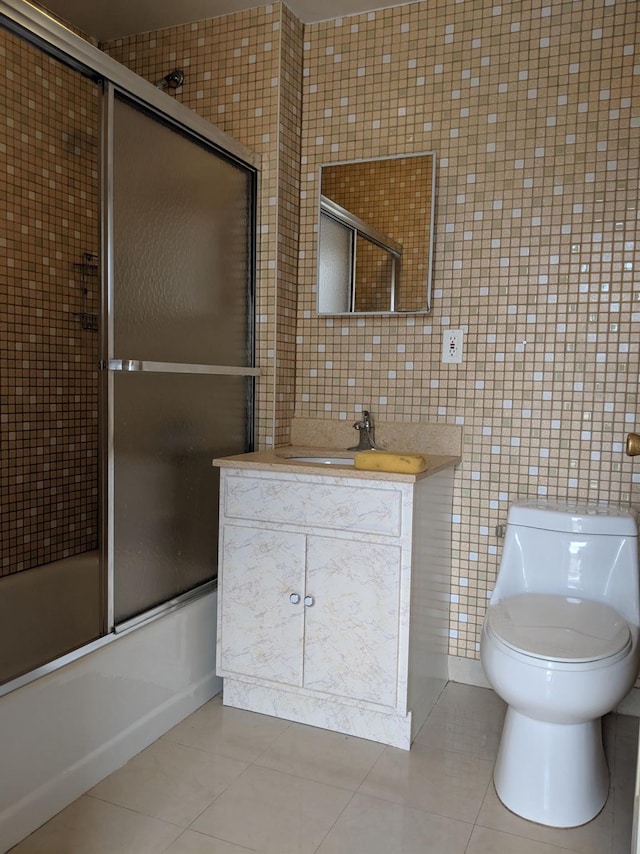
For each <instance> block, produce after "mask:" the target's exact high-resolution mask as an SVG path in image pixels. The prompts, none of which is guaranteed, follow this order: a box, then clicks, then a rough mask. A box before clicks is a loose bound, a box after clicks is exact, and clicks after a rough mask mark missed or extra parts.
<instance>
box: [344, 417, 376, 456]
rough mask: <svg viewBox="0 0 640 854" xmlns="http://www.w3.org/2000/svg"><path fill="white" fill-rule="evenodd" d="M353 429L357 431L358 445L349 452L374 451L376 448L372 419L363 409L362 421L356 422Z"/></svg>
mask: <svg viewBox="0 0 640 854" xmlns="http://www.w3.org/2000/svg"><path fill="white" fill-rule="evenodd" d="M353 429H354V430H357V431H358V434H359V435H358V444H357V445H354V447H353V448H347V450H349V451H375V450H377V446H376V443H375V440H374V437H373V418H372V417H371V415H370V413H369V412H367V410H366V409H365V410H364V412H363V413H362V421H356V423H355V424H354V425H353Z"/></svg>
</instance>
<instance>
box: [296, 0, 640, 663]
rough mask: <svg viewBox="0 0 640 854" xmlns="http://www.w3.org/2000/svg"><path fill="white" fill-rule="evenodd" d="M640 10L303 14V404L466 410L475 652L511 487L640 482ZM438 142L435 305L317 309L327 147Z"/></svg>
mask: <svg viewBox="0 0 640 854" xmlns="http://www.w3.org/2000/svg"><path fill="white" fill-rule="evenodd" d="M638 23H639V21H638V3H637V2H624V0H599V2H573V3H551V2H549V0H534V1H533V2H511V3H505V4H502V5H500V4H495V3H492V2H488V0H484V2H483V1H482V0H478V2H476V3H473V4H471V3H460V2H455V0H448V1H447V0H443V2H441V3H438V4H431V3H426V2H424V3H412V4H408V5H404V6H398V7H395V8H392V9H385V10H382V11H378V12H374V13H370V14H364V15H359V16H353V17H348V18H347V17H345V18H342V19H339V20H334V21H327V22H323V23H320V24H314V25H311V26H309V27H307V28H306V29H305V72H304V73H305V76H304V99H303V104H304V111H303V118H304V121H303V141H302V163H303V167H302V193H301V199H302V208H301V226H302V227H301V241H300V249H301V252H300V258H301V262H300V271H299V272H300V292H299V293H300V299H299V323H298V341H299V345H298V359H297V395H296V397H297V404H296V412H297V414H298V415H299V416H301V417H322V418H327V419H336V418H337V419H348V420H351V419H353V418H354V416H355V415H356V414H357V413H358V412H359V411H360V410H361V409H362V408H363V407H366V408H369V409H371V411H372V412H373V414H374V416H375V415H378V416H379V417H380V418H381V419H385V420H387V419H389V420H399V421H411V420H419V421H435V422H440V423H448V424H460V425H463V428H464V437H465V438H464V462H463V465H462V466H461V468H460V470H459V471H458V473H457V477H456V490H455V515H454V530H455V534H454V538H455V542H454V567H453V571H454V580H453V587H452V612H453V613H452V623H451V637H450V652H451V653H452V654H458V655H462V656H467V657H470V658H474V657H477V654H478V641H479V632H480V627H481V621H482V617H483V615H484V611H485V606H486V598H487V593H488V592H489V591H490V590H491V588H492V585H493V583H494V579H495V572H496V569H497V562H498V555H499V552H500V551H501V549H500V543H499V541H498V540H497V539H496V538H495V536H494V527H495V526H496V524H498V523H502V522H504V520H505V516H506V512H507V508H508V506H509V504H510V503H511V502H513V501H515V500H517V499H520V498H526V497H536V496H541V497H549V498H556V497H557V498H560V499H564V498H567V497H569V498H572V499H579V500H581V501H585V500H590V501H607V500H611V501H615V502H618V501H621V502H628V501H629V500H630V499H631V500H633V501H635V502H637V501H638V499H639V498H640V468H638V463H637V462H636V463H634V462H633V461H632V460H630V459H629V458H626V457H624V456H623V453H622V443H623V442H624V437H625V434H626V432H627V431H628V430H630V429H633V428H634V427H635V426H636V424H637V421H636V419H637V414H638V398H637V394H638V371H639V367H640V365H639V356H638V349H639V340H638V331H639V328H640V327H639V324H640V288H639V287H638V285H637V284H634V282H637V280H638V263H639V257H638V249H637V245H636V234H637V218H638V177H639V175H638V150H639V147H640V146H639V143H640V103H639V102H638V92H639V91H640V81H639V75H640V64H639V59H638V52H637V47H636V46H635V43H636V42H637V33H638ZM431 150H435V151H436V152H437V154H438V158H439V165H438V168H437V187H438V189H437V222H436V242H435V265H434V287H435V292H434V300H433V313H432V314H431V315H430V316H420V315H414V316H411V317H406V316H404V317H398V318H391V319H390V318H379V319H376V318H369V317H367V318H347V319H345V318H343V317H336V318H318V317H316V315H315V279H316V231H315V229H316V211H317V205H318V191H319V188H318V168H319V166H320V164H322V163H329V162H338V161H343V160H348V159H352V158H370V157H381V156H388V155H393V154H414V153H419V152H426V151H431ZM447 327H451V328H464V329H465V330H466V337H465V349H466V352H465V361H464V363H463V364H462V365H460V366H455V365H450V366H445V365H442V364H441V362H440V349H441V341H442V332H443V329H445V328H447Z"/></svg>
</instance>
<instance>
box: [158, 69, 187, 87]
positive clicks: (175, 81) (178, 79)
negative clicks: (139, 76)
mask: <svg viewBox="0 0 640 854" xmlns="http://www.w3.org/2000/svg"><path fill="white" fill-rule="evenodd" d="M183 83H184V71H183V70H182V69H181V68H174V69H173V71H170V72H169V73H168V74H165V76H164V77H163V78H162V80H158V82H157V83H156V87H157V88H158V89H179V88H180V86H182V84H183Z"/></svg>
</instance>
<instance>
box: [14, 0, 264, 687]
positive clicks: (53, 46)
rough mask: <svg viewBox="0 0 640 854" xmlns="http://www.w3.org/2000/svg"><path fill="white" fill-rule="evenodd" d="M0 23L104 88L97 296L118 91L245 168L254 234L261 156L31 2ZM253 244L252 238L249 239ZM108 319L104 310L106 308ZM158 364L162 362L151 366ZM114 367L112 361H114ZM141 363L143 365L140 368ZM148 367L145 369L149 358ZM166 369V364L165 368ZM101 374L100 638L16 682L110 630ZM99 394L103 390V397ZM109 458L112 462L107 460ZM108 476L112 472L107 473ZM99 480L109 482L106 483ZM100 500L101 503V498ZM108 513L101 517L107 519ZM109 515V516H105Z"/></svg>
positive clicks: (109, 287)
mask: <svg viewBox="0 0 640 854" xmlns="http://www.w3.org/2000/svg"><path fill="white" fill-rule="evenodd" d="M0 21H1V22H2V24H3V25H4V26H5V27H6V28H7V29H8V30H9V31H11V32H13V33H15V34H16V35H18V36H20V37H21V38H24V39H25V40H26V41H28V42H29V43H31V44H33V45H35V46H37V47H39V48H41V49H42V50H43V51H44V52H45V53H47V54H49V55H50V56H53V57H55V58H56V59H59V60H60V61H62V62H63V63H65V64H66V65H68V66H70V67H71V68H74V69H76V70H77V71H79V72H80V73H82V74H84V75H86V76H89V77H91V78H93V79H97V80H101V81H102V83H103V88H104V95H103V107H102V149H101V151H102V164H101V178H100V185H101V186H100V192H101V206H102V236H101V242H102V247H101V250H102V251H101V264H102V282H103V285H102V286H103V301H105V307H107V308H112V302H110V301H111V300H112V298H113V250H112V237H113V219H112V215H113V113H114V98H115V93H116V92H117V94H118V96H119V97H122V98H123V99H124V100H126V101H128V102H129V103H130V104H131V105H133V106H138V107H139V108H141V109H142V110H143V111H144V112H146V113H147V114H148V115H151V116H152V117H155V118H156V119H157V120H158V121H160V122H161V123H164V124H165V125H169V126H172V127H173V128H175V129H176V130H178V131H180V132H181V133H183V134H184V135H186V136H189V137H191V138H192V139H193V140H194V141H196V142H199V143H200V144H204V145H205V146H206V147H207V148H209V149H211V151H212V153H218V154H220V155H222V156H224V157H225V158H226V159H228V160H231V161H235V162H236V163H237V164H238V165H240V166H243V167H244V168H246V169H247V170H248V171H249V173H250V174H251V175H252V179H253V188H252V189H253V210H252V220H253V233H254V236H255V235H257V234H258V229H257V227H256V226H257V211H258V209H259V205H258V182H257V176H258V172H259V169H260V165H261V158H260V156H259V155H258V154H256V153H255V152H254V151H252V150H251V149H249V148H247V147H246V146H244V145H243V144H242V143H239V142H238V141H237V140H235V139H233V137H231V136H229V135H228V134H226V133H225V132H224V131H221V130H220V129H219V128H217V127H215V125H212V124H211V123H210V122H208V121H206V120H205V119H203V118H202V117H200V116H199V115H198V114H197V113H195V112H193V111H192V110H190V109H189V108H187V107H185V106H184V105H183V104H181V103H179V102H178V101H176V100H175V99H174V98H171V97H170V96H168V95H167V94H165V93H164V92H163V91H161V90H160V89H158V88H156V87H155V86H154V85H153V84H151V83H149V82H148V81H146V80H144V79H143V78H142V77H140V76H139V75H137V74H135V73H134V72H133V71H131V70H129V69H128V68H126V67H125V66H123V65H121V64H120V63H119V62H117V61H116V60H114V59H112V58H111V57H110V56H108V55H107V54H106V53H104V52H103V51H101V50H100V49H99V48H97V47H95V46H94V45H92V44H91V43H90V42H88V41H86V40H85V39H83V38H82V37H81V36H78V35H76V34H75V33H73V32H71V31H70V30H68V29H67V28H66V27H64V26H63V25H62V24H60V23H58V22H57V21H56V20H54V19H53V18H52V17H50V16H49V15H47V14H46V13H45V12H43V11H40V10H39V9H36V8H35V7H33V6H30V5H29V4H28V3H26V2H24V0H0ZM254 241H255V237H254ZM252 252H253V255H252V258H251V264H250V269H251V270H252V277H253V281H252V283H251V289H252V293H251V302H252V303H253V302H254V300H255V266H256V265H255V245H254V247H253V248H252ZM107 317H110V313H109V312H107ZM254 332H255V331H254V329H253V328H252V329H251V337H252V339H253V338H254ZM112 344H113V324H112V322H111V321H108V323H107V324H106V326H105V332H104V333H103V335H102V342H101V354H100V359H101V362H102V363H105V362H106V363H107V365H105V367H108V361H109V359H108V354H109V353H111V352H113V350H112ZM157 365H163V363H156V366H157ZM112 367H115V366H112ZM144 367H145V366H144V364H143V365H142V368H143V369H144ZM146 367H147V368H148V367H149V365H148V363H147V366H146ZM164 367H166V365H164ZM219 367H220V371H219V373H220V374H227V375H228V374H229V373H240V374H241V375H245V376H248V377H256V376H259V374H260V371H259V369H256V368H240V369H237V370H233V369H229V367H228V366H219ZM101 375H102V377H103V379H102V381H101V382H102V385H103V388H102V389H101V410H102V411H101V419H100V420H101V428H100V429H101V431H102V434H101V437H100V438H101V440H102V451H101V476H102V482H103V490H105V492H104V496H103V502H102V503H103V507H102V516H103V518H102V526H103V528H102V531H103V536H102V545H101V557H102V560H103V561H104V563H103V567H104V568H105V572H104V575H105V603H106V607H105V609H104V610H105V625H104V631H105V637H103V638H102V639H100V640H98V641H96V642H94V643H92V644H88V645H87V646H86V647H81V648H80V649H79V650H77V651H75V652H74V653H71V654H69V655H67V656H65V657H64V659H63V660H60V662H61V663H60V664H58V665H57V664H56V662H51V663H50V664H48V665H45V666H44V668H38V669H37V670H36V671H33V672H32V673H30V674H27V675H26V676H25V677H23V678H21V679H20V684H25V683H26V682H27V681H31V679H32V678H37V677H38V676H40V675H42V673H43V672H50V671H51V670H54V669H56V666H61V664H62V663H64V664H66V663H68V662H69V661H70V660H73V659H74V658H77V657H80V656H81V655H84V654H85V653H86V652H89V651H91V650H92V649H95V648H96V647H98V646H100V645H102V643H104V642H106V641H107V640H108V635H109V633H112V632H113V631H114V619H113V617H114V597H113V580H114V578H113V575H114V573H113V559H112V555H113V550H112V549H111V551H110V552H109V546H110V545H111V546H112V545H113V541H112V537H113V508H112V502H113V484H112V480H111V479H110V478H109V474H110V467H111V469H112V453H113V434H112V431H110V429H109V425H108V423H105V422H107V420H108V419H106V418H105V417H104V415H105V412H104V407H105V401H106V400H108V386H109V383H110V380H109V377H110V376H111V383H112V379H113V374H112V372H111V371H109V370H102V371H101ZM105 392H107V395H106V396H105ZM110 460H111V462H110ZM111 474H112V471H111ZM104 484H107V485H106V486H104ZM105 499H106V500H105ZM105 514H106V516H105ZM109 517H111V518H109ZM214 585H215V582H208V583H207V584H204V585H202V586H201V587H198V588H196V589H195V590H192V591H189V592H187V593H185V594H183V595H182V596H178V597H176V599H173V600H170V601H168V602H166V603H163V604H162V605H160V606H158V607H157V608H153V609H151V610H149V611H147V612H145V613H144V614H142V615H140V616H139V617H136V618H134V619H133V620H131V621H129V622H127V623H126V624H122V625H121V626H120V627H119V631H128V630H130V629H131V628H134V627H135V626H136V625H140V624H142V623H146V622H148V621H149V620H151V619H154V618H155V617H156V616H159V615H160V614H164V613H167V612H168V611H170V610H173V609H175V608H176V607H178V606H180V605H182V604H184V603H185V602H187V601H190V600H191V599H193V598H195V597H196V596H200V595H202V594H203V593H205V592H206V591H207V589H210V588H211V587H212V586H214Z"/></svg>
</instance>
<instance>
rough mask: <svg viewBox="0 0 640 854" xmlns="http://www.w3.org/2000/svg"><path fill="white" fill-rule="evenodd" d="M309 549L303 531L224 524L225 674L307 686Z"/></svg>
mask: <svg viewBox="0 0 640 854" xmlns="http://www.w3.org/2000/svg"><path fill="white" fill-rule="evenodd" d="M304 553H305V537H304V535H303V534H292V533H287V532H283V531H270V530H267V529H263V528H249V527H242V526H240V525H231V524H228V523H227V524H225V525H224V527H223V530H222V563H221V581H220V590H219V595H220V596H221V597H222V598H221V608H220V621H221V629H220V659H219V662H220V669H221V675H223V676H224V675H225V674H227V673H229V674H231V673H237V674H243V675H245V676H257V677H260V678H261V679H271V680H273V681H275V682H281V683H287V684H290V685H300V684H301V682H302V640H303V626H304V606H303V604H302V596H303V594H304V590H303V584H304ZM291 594H298V596H299V601H298V602H297V603H292V602H291V598H290V597H291Z"/></svg>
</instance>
